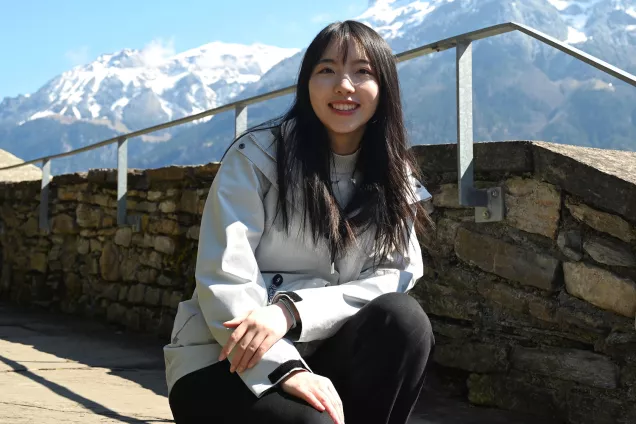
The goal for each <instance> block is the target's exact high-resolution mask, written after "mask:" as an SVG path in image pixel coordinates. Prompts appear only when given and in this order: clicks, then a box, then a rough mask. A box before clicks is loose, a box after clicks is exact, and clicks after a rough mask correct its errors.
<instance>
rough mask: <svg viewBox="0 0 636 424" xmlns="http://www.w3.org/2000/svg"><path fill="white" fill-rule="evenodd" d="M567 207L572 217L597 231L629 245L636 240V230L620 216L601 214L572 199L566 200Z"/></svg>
mask: <svg viewBox="0 0 636 424" xmlns="http://www.w3.org/2000/svg"><path fill="white" fill-rule="evenodd" d="M565 206H566V207H567V208H568V209H569V210H570V213H571V214H572V216H574V217H575V218H576V219H578V220H579V221H581V222H583V223H585V224H587V225H589V226H590V227H592V228H594V229H595V230H597V231H600V232H602V233H607V234H610V235H612V236H614V237H616V238H619V239H621V240H623V241H624V242H627V243H630V242H632V241H634V240H636V229H635V228H634V227H633V226H632V225H630V224H629V223H628V222H627V221H625V220H624V219H623V218H621V217H619V216H616V215H612V214H610V213H606V212H601V211H599V210H596V209H594V208H591V207H589V206H588V205H586V204H583V203H580V204H579V203H576V202H575V201H574V200H573V199H572V198H570V197H568V198H567V199H566V201H565Z"/></svg>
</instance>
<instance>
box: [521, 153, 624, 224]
mask: <svg viewBox="0 0 636 424" xmlns="http://www.w3.org/2000/svg"><path fill="white" fill-rule="evenodd" d="M533 144H534V145H535V146H536V147H535V148H534V149H533V157H534V166H535V175H536V177H538V178H540V179H543V180H545V181H547V182H549V183H551V184H555V185H557V186H559V187H561V188H562V189H563V190H565V191H567V192H568V193H570V194H573V195H575V196H578V197H581V198H584V199H585V200H586V202H585V203H587V204H589V205H591V206H592V207H595V208H599V209H603V210H605V211H608V212H612V213H616V214H619V215H620V216H621V217H623V218H625V219H629V220H631V221H632V223H634V222H636V153H633V152H622V151H611V150H603V149H592V148H583V147H575V146H567V145H561V144H553V143H533Z"/></svg>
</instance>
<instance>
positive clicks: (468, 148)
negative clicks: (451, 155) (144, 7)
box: [456, 40, 504, 222]
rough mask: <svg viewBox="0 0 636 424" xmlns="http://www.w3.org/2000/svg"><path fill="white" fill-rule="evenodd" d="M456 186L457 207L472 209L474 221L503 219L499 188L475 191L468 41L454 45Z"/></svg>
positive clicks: (471, 87)
mask: <svg viewBox="0 0 636 424" xmlns="http://www.w3.org/2000/svg"><path fill="white" fill-rule="evenodd" d="M456 49H457V59H456V60H457V61H456V64H457V66H456V72H457V180H458V181H457V183H458V189H459V204H460V205H462V206H474V207H475V222H496V221H501V220H503V214H504V205H503V196H502V192H501V188H500V187H494V188H490V189H487V190H477V189H476V188H475V165H474V164H475V161H474V156H473V142H474V140H473V136H474V135H473V47H472V42H471V41H470V40H466V41H462V42H459V43H458V44H457V47H456Z"/></svg>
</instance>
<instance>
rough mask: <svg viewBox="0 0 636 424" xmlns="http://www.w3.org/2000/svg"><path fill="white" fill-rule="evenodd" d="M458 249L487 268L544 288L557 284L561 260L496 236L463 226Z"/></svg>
mask: <svg viewBox="0 0 636 424" xmlns="http://www.w3.org/2000/svg"><path fill="white" fill-rule="evenodd" d="M455 252H456V254H457V256H458V257H459V258H460V259H462V260H463V261H465V262H468V263H470V264H473V265H476V266H478V267H479V268H481V269H483V270H484V271H487V272H492V273H494V274H497V275H500V276H502V277H504V278H508V279H510V280H513V281H518V282H520V283H521V284H525V285H529V286H534V287H538V288H540V289H543V290H549V291H550V290H554V289H555V288H556V273H557V270H558V268H559V261H558V260H557V259H555V258H553V257H550V256H547V255H541V254H537V253H534V252H531V251H528V250H525V249H522V248H519V247H517V246H515V245H512V244H509V243H505V242H503V241H500V240H497V239H495V238H492V237H488V236H485V235H482V234H477V233H473V232H471V231H468V230H466V229H465V228H460V229H459V231H458V232H457V238H456V239H455Z"/></svg>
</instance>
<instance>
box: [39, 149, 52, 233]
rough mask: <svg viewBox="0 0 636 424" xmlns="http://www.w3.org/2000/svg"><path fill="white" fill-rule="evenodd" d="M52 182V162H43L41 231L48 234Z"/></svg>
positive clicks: (49, 228)
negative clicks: (50, 184) (50, 183)
mask: <svg viewBox="0 0 636 424" xmlns="http://www.w3.org/2000/svg"><path fill="white" fill-rule="evenodd" d="M50 181H51V160H50V159H44V160H43V161H42V190H41V191H40V230H41V231H42V232H44V233H45V234H48V233H49V231H50V230H51V227H50V225H49V224H50V223H49V182H50Z"/></svg>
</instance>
